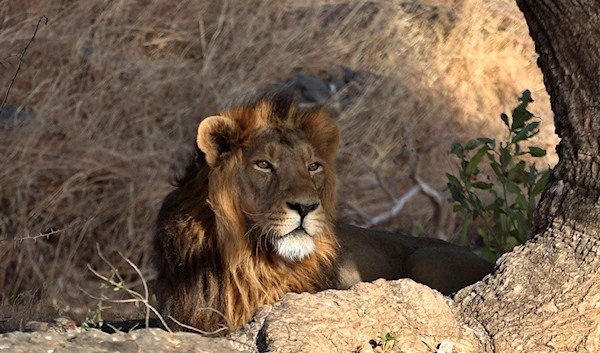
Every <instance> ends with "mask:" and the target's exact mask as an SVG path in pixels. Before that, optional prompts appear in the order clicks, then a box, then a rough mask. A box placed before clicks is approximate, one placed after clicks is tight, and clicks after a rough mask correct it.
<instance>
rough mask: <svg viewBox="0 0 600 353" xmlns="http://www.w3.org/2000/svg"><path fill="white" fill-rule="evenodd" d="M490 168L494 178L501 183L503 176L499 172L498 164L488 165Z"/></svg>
mask: <svg viewBox="0 0 600 353" xmlns="http://www.w3.org/2000/svg"><path fill="white" fill-rule="evenodd" d="M490 166H492V170H493V171H494V174H496V177H497V178H498V179H499V180H500V181H502V180H503V179H504V175H503V174H502V170H500V164H498V162H493V163H491V164H490Z"/></svg>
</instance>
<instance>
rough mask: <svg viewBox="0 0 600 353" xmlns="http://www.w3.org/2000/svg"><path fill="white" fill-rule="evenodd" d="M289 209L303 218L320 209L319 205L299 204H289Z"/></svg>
mask: <svg viewBox="0 0 600 353" xmlns="http://www.w3.org/2000/svg"><path fill="white" fill-rule="evenodd" d="M287 205H288V207H289V208H290V209H292V210H294V211H296V212H298V214H299V215H300V217H301V218H304V217H306V215H307V214H309V213H310V212H312V211H314V210H316V209H317V207H319V203H318V202H317V203H299V202H294V203H292V202H288V203H287Z"/></svg>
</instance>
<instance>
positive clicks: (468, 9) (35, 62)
mask: <svg viewBox="0 0 600 353" xmlns="http://www.w3.org/2000/svg"><path fill="white" fill-rule="evenodd" d="M42 15H45V16H47V17H48V18H49V22H48V24H47V25H46V26H43V28H41V29H40V30H39V32H38V33H37V36H36V39H35V41H34V42H33V43H32V44H31V46H30V47H29V49H28V51H27V54H26V57H25V58H24V63H23V65H22V68H21V72H20V74H19V77H18V80H16V82H15V84H14V86H13V87H12V90H11V96H10V99H9V102H8V103H9V104H10V105H12V106H13V107H14V109H13V110H14V114H12V115H11V116H6V117H0V118H1V119H0V166H2V167H1V168H0V238H1V239H2V240H1V241H2V243H1V244H0V266H1V268H2V270H1V271H0V296H1V299H2V302H1V306H0V320H1V321H0V330H2V329H4V330H8V329H18V328H19V327H21V326H22V325H23V324H24V323H25V322H26V321H29V320H34V319H35V320H47V319H50V318H53V317H56V316H57V315H63V314H64V315H68V316H72V317H74V318H75V319H76V320H77V321H78V322H82V321H83V319H84V317H85V315H86V309H87V308H88V307H91V306H93V305H94V304H93V303H94V300H93V299H92V298H90V297H88V296H85V295H84V294H83V293H82V291H81V290H80V288H84V289H85V290H86V291H88V292H90V293H92V294H94V293H95V292H97V291H98V286H99V281H98V279H97V278H96V276H94V275H93V274H92V273H90V272H89V271H87V270H86V268H87V264H90V266H91V267H93V268H96V269H104V270H105V271H110V269H109V268H107V267H106V266H105V264H104V261H103V260H102V259H100V258H99V257H98V256H97V253H96V247H95V244H96V243H98V244H100V248H101V249H102V252H103V253H104V254H105V256H106V258H107V260H108V261H110V262H111V263H113V264H115V266H116V267H117V268H119V270H120V272H119V273H120V275H121V276H122V278H123V280H124V281H126V282H127V284H128V286H129V288H131V289H133V290H137V291H138V292H139V291H140V290H142V286H143V282H142V280H141V279H140V277H139V275H138V273H137V272H136V271H134V270H132V268H131V267H130V266H128V265H127V264H126V263H125V262H124V260H123V258H122V257H121V256H120V255H119V253H121V254H122V255H123V256H124V258H127V259H131V261H132V262H133V263H135V264H137V266H138V267H139V269H140V271H141V273H143V274H144V277H145V278H146V279H147V280H149V281H150V280H152V278H153V273H152V269H151V266H150V261H151V258H150V257H151V256H150V253H149V251H148V245H149V240H150V239H151V233H152V226H153V223H154V219H155V215H156V212H157V210H158V207H159V205H160V203H161V201H162V198H163V197H164V196H165V195H166V194H167V193H168V191H169V190H171V186H170V185H169V183H168V181H169V180H170V178H171V176H172V170H171V168H170V166H171V165H172V164H173V161H174V160H176V161H179V162H181V160H182V158H183V157H185V153H182V151H185V148H189V146H190V144H191V143H192V142H193V140H194V134H195V131H196V125H197V123H198V122H199V120H200V119H201V118H202V117H205V116H208V115H210V114H212V113H214V112H215V111H216V109H217V108H218V107H220V106H222V105H225V104H227V103H228V102H230V101H231V100H232V99H235V98H237V97H239V96H241V95H245V94H247V93H248V92H252V91H254V90H257V89H259V88H260V87H264V86H266V85H270V84H272V83H274V82H278V81H283V80H285V79H287V78H289V77H290V76H292V75H293V74H294V73H297V72H306V73H310V74H320V75H324V74H325V75H335V72H334V69H332V68H333V67H336V66H338V65H344V66H348V67H351V68H353V69H357V70H368V71H371V72H373V73H376V74H377V75H378V77H380V79H377V80H373V82H371V83H370V84H368V85H365V86H364V87H362V93H361V94H360V95H358V96H357V97H356V98H355V99H354V100H353V101H352V102H351V104H349V105H348V106H347V107H345V109H344V110H343V111H342V112H341V114H340V115H339V117H338V121H339V122H340V125H341V127H342V134H343V137H342V139H343V143H344V145H343V148H342V152H341V153H340V155H339V162H340V173H341V179H342V183H341V188H340V196H341V201H342V207H341V211H340V212H341V215H342V216H343V217H345V218H348V219H350V220H355V221H357V220H360V219H358V218H357V217H358V216H357V213H356V212H354V211H353V208H352V207H348V206H347V205H348V204H352V205H353V207H354V208H359V209H360V210H362V211H363V212H368V213H369V214H371V215H376V214H381V213H383V212H385V211H387V210H389V209H390V207H391V204H390V202H389V201H388V199H387V198H386V194H385V192H384V191H383V190H382V188H381V187H379V186H378V184H377V180H376V178H375V176H374V175H373V174H370V173H369V172H368V170H367V168H366V167H365V164H363V163H362V162H361V160H360V158H358V153H360V154H361V155H363V156H364V158H365V159H366V160H367V161H368V162H369V163H370V165H377V166H379V169H378V172H379V173H380V175H381V176H382V177H383V178H387V179H389V178H391V177H393V176H394V175H400V176H402V175H405V176H408V177H405V178H403V177H399V178H393V180H394V181H395V183H392V184H393V185H392V186H391V187H392V188H394V193H395V195H399V196H401V195H403V194H405V193H406V192H407V191H408V190H409V189H410V187H412V184H410V180H409V179H410V175H412V174H411V169H410V167H409V166H408V163H407V162H408V158H409V152H411V151H412V152H411V153H413V152H414V153H413V156H419V158H420V161H419V163H418V171H417V175H418V176H420V179H421V180H422V181H423V182H425V183H426V184H427V185H429V186H431V187H432V188H434V189H436V190H437V191H441V189H442V188H443V187H444V184H445V181H444V180H445V179H444V173H445V172H446V171H447V170H449V169H450V168H451V165H452V164H453V160H452V159H451V158H450V157H449V156H448V145H449V144H448V142H449V141H448V142H446V143H440V144H439V145H436V147H435V148H433V149H431V150H427V148H428V146H429V145H430V143H431V141H432V138H433V137H435V136H437V135H438V132H439V129H440V128H441V127H442V126H443V124H444V122H445V121H447V120H448V119H449V118H452V123H451V124H450V126H447V127H446V128H445V131H444V134H445V135H446V134H450V135H453V136H454V137H455V138H457V139H461V140H465V139H466V138H468V137H476V136H478V135H481V134H485V135H487V136H497V135H498V134H499V133H500V131H501V130H500V127H499V125H498V123H497V121H498V119H497V116H498V114H500V112H502V111H508V109H509V108H510V107H511V106H512V105H513V103H514V101H515V97H517V96H518V94H519V93H520V92H521V91H522V90H523V89H525V88H529V89H531V91H532V94H533V97H534V98H536V101H537V104H536V105H535V106H534V109H533V110H534V112H536V113H537V114H538V115H540V116H541V117H543V118H544V122H543V125H542V126H544V125H545V127H543V133H542V134H540V136H539V142H537V144H538V145H540V146H541V147H547V148H549V151H553V146H554V145H555V144H556V138H555V137H554V136H553V134H552V132H553V126H552V122H551V112H550V108H549V102H548V98H547V95H546V93H545V90H544V87H543V84H542V77H541V73H540V72H539V70H538V68H537V66H536V64H535V53H534V50H533V43H532V41H531V39H530V38H529V36H528V32H527V27H526V24H525V22H524V20H523V18H522V15H521V13H520V12H519V10H518V9H517V8H516V5H514V4H513V2H512V1H509V0H484V1H481V0H439V1H433V0H427V1H426V0H423V1H404V2H398V1H342V0H319V1H304V0H303V1H292V0H289V1H288V0H286V1H278V0H250V1H244V2H237V1H227V0H202V1H189V0H183V1H169V0H122V1H107V0H91V1H83V0H64V1H54V0H36V1H24V0H6V1H2V2H0V19H2V26H0V44H1V45H0V47H1V48H2V52H1V53H0V57H3V58H5V59H3V60H2V61H3V64H4V65H5V66H6V67H7V69H2V68H0V88H1V92H4V88H5V87H7V86H8V83H9V82H10V79H11V77H12V74H13V73H14V70H13V69H14V67H16V65H18V61H15V57H14V56H13V57H11V55H14V54H16V53H18V52H19V51H20V50H22V49H23V47H24V46H25V45H26V44H27V42H28V40H29V39H30V38H31V34H32V32H33V30H34V28H35V25H36V23H37V21H38V19H39V18H40V16H42ZM407 141H408V142H407ZM424 152H427V153H424ZM551 155H552V156H554V154H551ZM552 156H551V157H550V158H549V159H548V163H553V162H554V159H553V158H555V157H552ZM395 173H396V174H395ZM413 180H414V178H413ZM345 205H346V206H345ZM431 217H432V208H431V206H430V202H429V200H428V199H427V198H426V197H422V198H415V199H413V200H411V201H410V202H409V203H407V204H406V205H405V206H404V208H403V209H402V211H401V212H400V213H399V214H398V215H396V217H394V218H393V219H391V220H388V221H387V222H385V223H382V224H379V225H378V226H379V227H387V228H400V227H403V228H409V229H410V228H412V230H413V231H415V232H416V233H421V234H422V233H427V232H431V231H432V229H433V228H432V225H431V224H430V223H432V222H431ZM455 230H456V225H455V224H454V223H453V222H452V219H450V221H449V222H447V224H446V233H448V234H452V232H454V231H455ZM40 234H42V235H43V234H48V236H47V237H46V236H44V237H38V238H36V239H27V238H32V237H36V236H38V235H40ZM21 239H27V240H21ZM117 294H118V293H117ZM116 299H118V298H116ZM138 314H139V313H137V312H136V311H135V308H134V309H131V308H129V307H125V308H123V307H119V306H118V305H113V307H112V308H111V309H106V312H105V315H104V317H105V318H107V319H119V318H131V317H133V316H136V315H138Z"/></svg>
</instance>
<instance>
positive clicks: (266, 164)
mask: <svg viewBox="0 0 600 353" xmlns="http://www.w3.org/2000/svg"><path fill="white" fill-rule="evenodd" d="M255 165H256V166H257V167H259V168H260V169H273V165H272V164H271V163H269V162H267V161H258V162H256V163H255Z"/></svg>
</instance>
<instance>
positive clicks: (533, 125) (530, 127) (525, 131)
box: [511, 121, 540, 143]
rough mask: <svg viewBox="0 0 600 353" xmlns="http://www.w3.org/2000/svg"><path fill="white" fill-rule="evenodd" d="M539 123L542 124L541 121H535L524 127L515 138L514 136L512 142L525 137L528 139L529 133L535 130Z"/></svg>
mask: <svg viewBox="0 0 600 353" xmlns="http://www.w3.org/2000/svg"><path fill="white" fill-rule="evenodd" d="M538 125H540V122H539V121H535V122H533V123H531V124H529V125H527V126H526V127H525V128H523V130H521V131H519V133H517V134H516V135H515V136H514V137H513V138H512V141H511V142H512V143H517V142H519V141H523V140H525V139H527V138H528V137H529V136H528V134H529V133H530V132H531V131H533V130H535V129H536V128H537V127H538Z"/></svg>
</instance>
